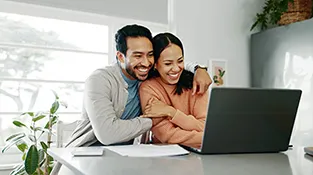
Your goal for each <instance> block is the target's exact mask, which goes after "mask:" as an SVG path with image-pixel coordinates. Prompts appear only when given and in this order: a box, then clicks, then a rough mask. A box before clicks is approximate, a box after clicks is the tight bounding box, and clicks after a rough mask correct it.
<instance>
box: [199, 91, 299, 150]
mask: <svg viewBox="0 0 313 175" xmlns="http://www.w3.org/2000/svg"><path fill="white" fill-rule="evenodd" d="M301 93H302V91H301V90H291V89H258V88H213V89H212V91H211V95H210V100H209V108H208V114H207V119H206V126H205V131H204V136H203V142H202V148H201V152H202V153H213V154H214V153H215V154H219V153H264V152H279V151H285V150H287V149H288V145H289V141H290V136H291V133H292V129H293V125H294V121H295V117H296V114H297V110H298V106H299V101H300V97H301Z"/></svg>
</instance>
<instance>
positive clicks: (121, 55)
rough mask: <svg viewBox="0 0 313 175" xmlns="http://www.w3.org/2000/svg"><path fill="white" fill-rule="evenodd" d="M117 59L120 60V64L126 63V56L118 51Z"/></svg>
mask: <svg viewBox="0 0 313 175" xmlns="http://www.w3.org/2000/svg"><path fill="white" fill-rule="evenodd" d="M116 58H117V59H118V61H119V62H120V63H125V56H124V54H123V53H122V52H120V51H117V52H116Z"/></svg>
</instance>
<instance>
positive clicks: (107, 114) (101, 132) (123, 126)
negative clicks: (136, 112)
mask: <svg viewBox="0 0 313 175" xmlns="http://www.w3.org/2000/svg"><path fill="white" fill-rule="evenodd" d="M101 76H102V75H98V74H93V75H92V76H91V77H89V78H88V79H87V81H86V83H85V93H84V105H85V107H86V111H87V114H88V117H89V119H90V122H91V125H92V128H93V130H94V133H95V136H96V137H97V139H98V140H99V141H100V142H101V143H102V144H104V145H109V144H113V143H119V142H125V141H129V140H131V139H133V138H135V137H137V136H139V135H141V134H142V133H144V132H146V131H148V130H149V129H150V128H151V126H152V121H151V119H147V118H140V117H136V118H134V119H131V120H121V119H119V118H118V117H117V116H116V114H115V111H114V108H113V103H112V101H111V100H112V98H111V94H110V92H111V90H112V88H114V87H111V84H110V83H109V81H108V80H107V79H105V77H101Z"/></svg>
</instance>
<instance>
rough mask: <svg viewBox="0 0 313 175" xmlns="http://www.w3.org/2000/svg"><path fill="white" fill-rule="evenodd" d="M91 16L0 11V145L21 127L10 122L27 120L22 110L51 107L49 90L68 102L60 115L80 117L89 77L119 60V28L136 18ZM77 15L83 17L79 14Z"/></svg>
mask: <svg viewBox="0 0 313 175" xmlns="http://www.w3.org/2000/svg"><path fill="white" fill-rule="evenodd" d="M51 11H53V10H52V9H51ZM53 13H55V12H51V14H53ZM64 14H66V13H64ZM73 14H74V16H75V15H78V14H79V12H75V13H73ZM66 15H68V14H66ZM66 15H65V16H66ZM80 15H81V16H84V17H85V16H88V15H85V14H80ZM60 16H62V15H60ZM91 16H92V15H91ZM91 16H90V14H89V18H90V21H92V23H89V22H88V20H86V18H84V20H83V22H78V21H79V20H75V21H73V20H71V19H69V18H71V17H68V16H67V17H66V20H60V19H52V18H43V17H37V16H27V15H19V14H13V13H2V12H0V133H1V135H0V147H1V146H3V145H4V144H5V139H6V138H7V137H8V136H9V135H11V134H12V133H15V132H17V131H16V130H15V127H14V126H13V124H12V121H13V120H14V119H15V118H19V120H21V121H23V120H24V119H22V118H20V117H19V115H20V114H21V113H22V112H25V111H46V110H48V109H49V108H50V106H51V104H52V102H53V100H54V95H53V93H52V91H51V90H54V91H56V92H57V93H58V95H59V96H60V98H61V100H64V101H66V102H67V103H68V108H67V109H63V108H60V110H59V114H60V117H61V119H62V120H67V121H74V120H77V119H79V118H80V112H81V109H82V96H83V90H84V81H85V79H86V78H87V77H88V76H89V75H90V73H91V72H92V71H94V70H95V69H97V68H100V67H104V66H106V65H108V64H109V63H111V62H112V61H113V60H115V59H114V56H112V55H113V53H114V49H115V48H114V47H113V46H114V44H113V41H114V40H113V36H114V33H115V32H116V30H117V29H118V28H120V27H121V26H123V25H125V24H127V23H138V22H136V21H133V20H131V21H130V20H125V19H119V18H113V17H112V18H110V17H103V18H102V17H99V16H95V17H91ZM75 18H76V19H80V17H79V15H78V16H76V17H75ZM96 18H98V19H96ZM96 20H98V22H95V21H96ZM99 21H101V22H99ZM139 24H142V25H144V26H147V27H148V28H150V29H151V31H152V33H154V34H155V33H159V32H163V31H165V30H166V26H165V25H160V24H155V25H154V24H153V23H141V22H139ZM117 26H119V27H117Z"/></svg>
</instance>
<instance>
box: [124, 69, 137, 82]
mask: <svg viewBox="0 0 313 175" xmlns="http://www.w3.org/2000/svg"><path fill="white" fill-rule="evenodd" d="M121 69H122V74H124V75H125V77H127V78H128V79H130V80H136V79H135V78H134V77H132V76H131V75H129V73H127V71H126V70H125V69H123V68H121Z"/></svg>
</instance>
